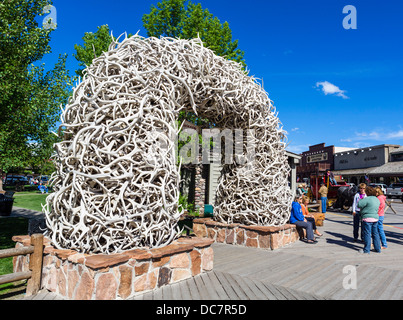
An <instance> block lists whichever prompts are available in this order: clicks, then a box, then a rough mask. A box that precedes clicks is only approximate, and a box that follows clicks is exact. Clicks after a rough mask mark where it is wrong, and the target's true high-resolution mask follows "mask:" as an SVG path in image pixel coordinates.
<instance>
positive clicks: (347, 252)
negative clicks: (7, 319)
mask: <svg viewBox="0 0 403 320" xmlns="http://www.w3.org/2000/svg"><path fill="white" fill-rule="evenodd" d="M319 230H320V232H321V233H323V237H321V238H320V239H319V240H318V243H317V244H314V245H312V244H306V243H304V242H301V241H299V242H297V243H294V244H292V245H290V246H287V247H284V248H281V249H278V250H275V251H271V250H262V249H254V248H245V247H239V246H232V245H225V244H217V243H216V244H213V248H214V270H213V271H211V272H208V273H204V274H202V275H199V276H196V277H194V278H191V279H187V280H184V281H181V282H178V283H174V284H172V285H170V286H166V287H162V288H159V289H157V290H153V291H150V292H146V293H143V294H138V295H135V296H133V297H131V298H130V299H131V300H162V299H163V300H205V299H208V300H249V299H250V300H261V299H263V300H301V299H307V300H315V299H323V300H325V299H341V300H343V299H345V300H349V299H354V300H364V299H388V300H401V299H403V251H402V244H403V229H401V228H394V227H393V226H389V227H388V226H386V225H385V232H386V236H387V239H388V249H386V250H383V251H382V253H375V252H371V254H370V255H364V254H359V253H358V249H360V248H362V247H363V244H361V243H355V242H353V241H352V240H353V239H352V217H351V215H345V214H337V213H327V214H326V220H325V223H324V226H323V227H319ZM346 266H353V267H354V268H355V270H356V273H357V288H356V289H345V288H343V279H345V277H346V276H348V274H347V273H344V272H343V270H344V268H345V267H346ZM38 298H41V299H47V298H49V299H55V298H58V297H54V295H52V294H50V295H42V296H41V297H38ZM33 299H36V297H35V298H33Z"/></svg>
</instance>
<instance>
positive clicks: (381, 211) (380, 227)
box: [375, 187, 388, 249]
mask: <svg viewBox="0 0 403 320" xmlns="http://www.w3.org/2000/svg"><path fill="white" fill-rule="evenodd" d="M375 191H376V197H377V198H378V199H379V202H380V203H381V204H380V205H379V209H378V216H379V220H378V231H379V237H380V238H381V245H382V249H386V248H387V247H388V243H387V242H386V236H385V231H384V230H383V220H384V219H385V202H386V197H385V195H384V194H383V191H382V189H381V188H380V187H376V188H375Z"/></svg>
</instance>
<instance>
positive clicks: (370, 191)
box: [357, 187, 381, 254]
mask: <svg viewBox="0 0 403 320" xmlns="http://www.w3.org/2000/svg"><path fill="white" fill-rule="evenodd" d="M365 193H366V194H367V197H365V198H363V199H361V200H360V201H359V202H358V204H357V206H358V208H360V215H361V227H362V233H363V235H362V236H363V240H364V250H363V252H364V253H368V254H369V252H370V250H371V238H372V241H373V244H374V249H375V251H376V252H381V241H380V238H379V231H378V219H379V215H378V209H379V205H380V201H379V199H378V198H377V197H376V191H375V189H374V188H371V187H366V189H365Z"/></svg>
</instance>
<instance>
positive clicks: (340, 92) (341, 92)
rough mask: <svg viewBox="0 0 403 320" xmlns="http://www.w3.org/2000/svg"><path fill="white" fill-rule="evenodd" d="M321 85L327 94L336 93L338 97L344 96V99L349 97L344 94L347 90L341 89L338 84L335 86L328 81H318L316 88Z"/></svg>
mask: <svg viewBox="0 0 403 320" xmlns="http://www.w3.org/2000/svg"><path fill="white" fill-rule="evenodd" d="M320 87H322V89H321V90H322V91H323V93H324V94H325V95H328V94H334V95H336V96H338V97H342V98H343V99H348V97H347V96H346V95H345V94H344V93H345V92H346V91H345V90H341V89H340V88H339V87H338V86H335V85H334V84H332V83H330V82H328V81H322V82H316V88H320Z"/></svg>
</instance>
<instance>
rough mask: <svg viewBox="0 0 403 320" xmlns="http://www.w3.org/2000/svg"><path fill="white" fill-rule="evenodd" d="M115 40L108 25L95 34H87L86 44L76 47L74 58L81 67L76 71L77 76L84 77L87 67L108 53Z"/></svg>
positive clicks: (99, 28) (85, 35) (85, 36)
mask: <svg viewBox="0 0 403 320" xmlns="http://www.w3.org/2000/svg"><path fill="white" fill-rule="evenodd" d="M113 40H116V39H115V38H114V37H113V36H112V35H111V32H110V29H109V26H108V25H107V24H105V25H103V26H100V27H98V30H97V31H96V32H95V33H93V32H86V33H85V34H84V37H83V41H84V44H83V45H78V44H76V45H75V46H74V49H75V50H76V53H75V54H73V56H74V57H75V58H76V59H77V60H78V65H79V66H80V67H81V68H80V69H77V70H76V74H77V75H78V76H80V77H82V76H83V71H84V69H85V68H86V66H89V65H91V63H92V60H93V59H94V58H96V57H99V56H100V55H101V54H102V53H103V52H106V51H108V48H109V45H110V44H111V42H112V41H113Z"/></svg>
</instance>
